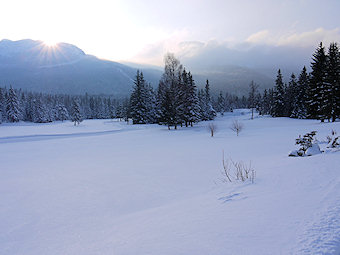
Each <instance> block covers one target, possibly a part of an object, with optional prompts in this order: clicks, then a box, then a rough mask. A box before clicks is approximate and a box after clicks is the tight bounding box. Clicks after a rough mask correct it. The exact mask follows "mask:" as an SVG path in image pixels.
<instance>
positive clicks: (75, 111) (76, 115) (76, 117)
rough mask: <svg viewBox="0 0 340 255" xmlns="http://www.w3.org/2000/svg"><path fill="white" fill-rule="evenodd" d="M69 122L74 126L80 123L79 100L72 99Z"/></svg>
mask: <svg viewBox="0 0 340 255" xmlns="http://www.w3.org/2000/svg"><path fill="white" fill-rule="evenodd" d="M71 120H72V121H73V122H74V125H75V126H76V125H77V124H78V125H79V124H80V122H82V116H81V112H80V104H79V99H78V98H74V99H73V102H72V113H71Z"/></svg>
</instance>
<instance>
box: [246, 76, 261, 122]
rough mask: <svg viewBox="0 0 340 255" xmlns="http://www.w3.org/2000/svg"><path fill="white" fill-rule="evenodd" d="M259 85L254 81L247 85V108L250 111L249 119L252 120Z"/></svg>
mask: <svg viewBox="0 0 340 255" xmlns="http://www.w3.org/2000/svg"><path fill="white" fill-rule="evenodd" d="M258 87H259V85H257V84H256V83H255V82H254V81H251V83H250V85H249V89H250V91H249V98H248V102H249V108H250V109H251V119H254V109H255V108H256V105H257V104H256V95H257V89H258Z"/></svg>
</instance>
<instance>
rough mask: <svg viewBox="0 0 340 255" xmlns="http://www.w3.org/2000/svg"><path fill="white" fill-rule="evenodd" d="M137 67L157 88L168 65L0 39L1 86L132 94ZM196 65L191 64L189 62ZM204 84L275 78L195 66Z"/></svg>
mask: <svg viewBox="0 0 340 255" xmlns="http://www.w3.org/2000/svg"><path fill="white" fill-rule="evenodd" d="M137 69H140V70H141V71H143V73H144V77H145V79H146V81H147V82H149V83H150V84H151V85H152V86H153V87H154V88H156V87H157V85H158V82H159V79H160V78H161V75H162V71H161V69H160V68H155V67H153V66H151V65H143V64H136V63H132V64H131V63H130V64H129V63H128V62H126V64H122V63H119V62H114V61H110V60H103V59H99V58H97V57H95V56H92V55H88V54H86V53H85V52H84V51H83V50H81V49H80V48H78V47H77V46H75V45H72V44H68V43H58V44H57V45H56V46H55V47H51V46H47V45H45V44H44V43H43V42H42V41H35V40H31V39H24V40H19V41H11V40H8V39H3V40H1V41H0V86H9V85H11V86H13V87H14V88H21V89H25V90H32V91H37V92H46V93H52V94H63V93H68V94H85V93H88V94H110V95H114V96H116V97H126V96H129V94H130V93H131V91H132V87H133V84H134V83H133V80H134V77H135V75H136V71H137ZM187 69H188V70H190V66H188V67H187ZM192 73H193V76H194V79H195V81H196V85H197V86H198V87H199V88H202V87H203V86H204V85H205V81H206V80H207V79H209V81H210V84H211V90H212V93H215V94H216V93H218V92H219V91H223V92H227V91H228V92H229V93H232V94H238V95H245V94H247V91H248V85H249V84H250V82H251V80H255V82H258V83H260V84H264V87H268V86H269V85H270V84H271V83H272V80H271V79H270V78H268V77H266V76H265V75H262V74H260V73H258V72H256V71H254V70H251V69H249V68H244V67H237V66H224V67H222V68H210V69H207V70H206V71H204V72H203V71H202V70H201V71H199V72H197V73H195V72H192Z"/></svg>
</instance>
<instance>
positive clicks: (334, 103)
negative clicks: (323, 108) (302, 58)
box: [326, 43, 340, 122]
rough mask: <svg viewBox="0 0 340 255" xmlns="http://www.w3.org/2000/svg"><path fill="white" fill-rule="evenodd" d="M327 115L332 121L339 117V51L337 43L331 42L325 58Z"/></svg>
mask: <svg viewBox="0 0 340 255" xmlns="http://www.w3.org/2000/svg"><path fill="white" fill-rule="evenodd" d="M326 66H327V84H328V85H329V88H328V89H329V90H328V107H327V110H328V116H327V118H328V119H329V118H332V121H333V122H334V121H335V119H336V118H340V51H339V47H338V45H337V43H331V44H330V46H329V49H328V58H327V65H326Z"/></svg>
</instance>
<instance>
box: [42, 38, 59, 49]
mask: <svg viewBox="0 0 340 255" xmlns="http://www.w3.org/2000/svg"><path fill="white" fill-rule="evenodd" d="M43 43H44V44H45V45H46V46H48V47H56V46H57V44H58V41H56V40H52V39H48V40H44V41H43Z"/></svg>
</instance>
